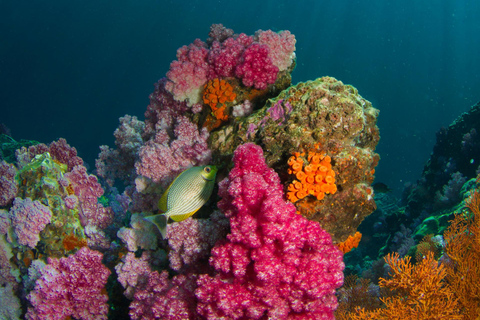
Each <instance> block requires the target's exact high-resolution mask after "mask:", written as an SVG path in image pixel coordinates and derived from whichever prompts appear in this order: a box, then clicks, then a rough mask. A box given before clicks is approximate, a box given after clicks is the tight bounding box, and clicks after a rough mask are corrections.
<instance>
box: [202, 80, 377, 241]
mask: <svg viewBox="0 0 480 320" xmlns="http://www.w3.org/2000/svg"><path fill="white" fill-rule="evenodd" d="M377 115H378V110H377V109H375V108H373V107H372V106H371V103H370V102H368V101H367V100H365V99H363V98H362V97H361V96H360V95H358V92H357V90H356V89H355V88H353V87H352V86H349V85H344V84H343V83H342V82H341V81H338V80H336V79H334V78H331V77H323V78H319V79H317V80H315V81H309V82H306V83H299V84H297V85H296V86H291V87H290V88H288V89H286V90H284V91H282V92H281V93H280V94H279V95H278V96H277V97H276V98H273V99H270V100H269V101H268V102H267V103H266V104H265V106H264V107H263V108H261V109H259V110H257V111H255V112H254V113H252V114H251V115H249V116H248V117H246V118H239V119H235V121H233V122H232V123H231V124H227V125H225V126H222V127H221V128H220V129H219V130H217V131H213V132H212V133H211V135H210V138H209V145H210V149H211V150H212V152H213V158H214V159H218V160H219V161H228V159H229V156H231V154H232V152H233V150H234V149H235V148H236V147H237V146H238V145H239V144H241V143H245V142H248V141H252V142H255V143H257V144H258V145H260V146H262V148H263V149H264V150H265V158H266V161H267V164H268V165H269V166H271V167H273V168H274V169H275V170H276V171H277V172H279V173H280V177H281V179H282V181H284V183H285V184H286V185H288V184H289V183H290V182H292V180H291V177H289V176H288V175H287V172H288V169H289V167H288V164H287V162H288V161H287V160H288V159H289V158H290V157H291V156H292V155H295V154H296V153H299V154H301V153H305V154H307V155H308V153H309V152H310V153H312V154H313V153H318V154H321V155H322V156H323V157H325V158H326V157H328V158H327V159H330V164H331V169H330V170H332V171H333V173H334V177H335V182H334V183H335V185H336V188H337V189H336V190H335V191H336V192H334V189H329V191H330V195H329V196H328V197H324V199H323V200H317V199H315V198H314V197H313V198H312V197H306V198H305V199H303V200H301V201H297V202H295V205H296V207H297V210H299V211H300V212H301V213H302V214H303V215H305V216H307V217H309V219H313V220H315V221H318V222H320V224H321V226H322V227H323V228H324V229H325V230H327V231H328V232H329V233H330V234H332V236H333V238H334V241H335V242H341V241H344V240H345V239H346V238H347V237H348V236H349V235H352V234H354V233H355V230H356V229H357V227H358V226H359V224H360V223H361V221H362V220H363V219H364V217H365V216H367V215H369V214H370V213H371V212H372V211H373V210H374V209H375V208H376V207H375V202H374V199H373V188H371V187H370V184H371V183H372V181H373V178H374V173H375V169H374V168H375V166H376V165H377V163H378V160H379V156H378V154H376V153H375V147H376V145H377V143H378V141H379V138H380V137H379V132H378V128H377V126H376V118H377ZM305 160H306V159H305ZM290 169H291V168H290ZM331 176H333V174H331ZM295 180H298V179H295ZM294 185H295V184H294ZM324 188H326V187H324ZM307 190H308V189H307ZM285 191H287V192H288V191H290V190H288V189H287V190H285ZM308 193H309V192H307V194H308ZM333 193H334V194H333ZM320 197H321V196H320ZM296 198H298V196H296ZM291 199H292V200H295V198H291Z"/></svg>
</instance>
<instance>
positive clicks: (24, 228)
mask: <svg viewBox="0 0 480 320" xmlns="http://www.w3.org/2000/svg"><path fill="white" fill-rule="evenodd" d="M9 215H10V220H11V221H12V226H13V228H14V230H15V235H16V237H17V239H18V243H20V244H21V245H26V246H29V247H30V248H35V246H36V245H37V243H38V241H40V232H41V231H42V230H43V229H45V226H46V225H47V224H49V223H50V219H51V218H52V211H50V208H49V207H47V206H45V205H43V204H42V203H41V202H40V201H38V200H35V201H32V199H30V198H26V199H25V200H23V199H21V198H15V200H14V201H13V206H12V208H11V209H10V212H9Z"/></svg>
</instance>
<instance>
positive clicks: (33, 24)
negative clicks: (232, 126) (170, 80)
mask: <svg viewBox="0 0 480 320" xmlns="http://www.w3.org/2000/svg"><path fill="white" fill-rule="evenodd" d="M212 23H223V24H224V25H225V26H227V27H229V28H232V29H234V30H235V32H237V33H240V32H244V33H247V34H253V33H254V32H255V31H256V30H258V29H264V30H266V29H272V30H274V31H279V30H284V29H288V30H290V31H291V32H292V33H294V34H295V36H296V38H297V50H296V53H297V59H298V60H297V68H296V70H295V71H294V73H293V82H294V83H297V82H300V81H306V80H313V79H316V78H317V77H321V76H325V75H329V76H333V77H336V78H337V79H340V80H342V81H343V82H344V83H347V84H352V85H353V86H355V87H356V88H358V90H359V92H360V94H361V95H362V96H363V97H364V98H366V99H368V100H370V101H371V102H372V103H373V105H374V107H376V108H378V109H379V110H380V117H379V121H378V126H379V127H380V132H381V140H380V144H379V145H378V148H377V152H378V153H379V154H380V155H381V161H380V165H379V166H378V168H377V172H376V181H382V182H384V183H387V184H388V185H390V186H391V187H393V188H394V189H395V190H396V191H399V190H401V188H402V186H403V184H404V183H405V182H407V181H415V180H416V179H417V178H418V177H419V175H420V173H421V171H422V168H423V165H424V164H425V162H426V160H427V159H428V156H429V153H430V152H431V150H432V147H433V144H434V142H435V133H436V131H437V130H438V129H439V128H440V127H441V126H448V125H449V124H450V123H451V122H452V121H453V120H454V119H455V118H456V117H457V116H459V115H460V114H461V113H462V112H465V111H467V110H468V108H469V107H470V106H471V105H472V104H474V103H476V102H477V101H478V100H480V90H479V88H480V76H479V74H480V60H479V56H480V55H479V53H480V2H478V1H463V0H455V1H454V0H450V1H439V0H438V1H429V0H425V1H418V0H417V1H413V0H407V1H385V0H372V1H355V0H336V1H301V0H300V1H271V0H269V1H153V0H131V1H126V0H116V1H103V0H95V1H92V0H83V1H79V0H73V1H65V0H62V1H59V0H49V1H35V0H32V1H18V0H14V1H2V0H0V109H1V112H0V122H3V123H5V124H6V125H7V126H9V127H10V128H11V130H12V134H13V137H14V138H16V139H36V140H38V141H41V142H45V143H48V142H51V141H52V140H55V139H57V138H59V137H64V138H66V139H67V141H68V142H69V143H70V144H71V145H73V146H75V147H76V148H77V150H78V151H79V154H80V156H82V157H83V158H84V159H85V161H87V162H88V163H89V164H90V166H91V167H93V166H94V159H95V158H96V156H97V154H98V152H99V149H98V146H99V145H101V144H108V145H111V146H113V141H114V140H113V131H114V130H115V128H116V127H117V125H118V118H119V117H121V116H123V115H125V114H131V115H136V116H138V117H139V118H140V119H142V120H143V113H144V111H145V110H146V107H147V105H148V95H149V94H150V93H151V92H152V91H153V84H154V82H156V81H157V80H158V79H159V78H161V77H163V76H164V75H165V73H166V72H167V70H168V68H169V64H170V62H171V61H172V60H174V59H175V53H176V49H177V48H178V47H180V46H182V45H187V44H189V43H191V42H192V41H193V40H194V39H195V38H200V39H202V40H205V39H206V38H207V37H208V31H209V26H210V25H211V24H212Z"/></svg>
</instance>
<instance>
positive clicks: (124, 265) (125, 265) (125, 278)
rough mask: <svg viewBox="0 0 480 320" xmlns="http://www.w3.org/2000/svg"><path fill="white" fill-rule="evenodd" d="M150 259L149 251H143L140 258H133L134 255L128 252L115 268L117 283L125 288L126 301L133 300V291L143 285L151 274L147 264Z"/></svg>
mask: <svg viewBox="0 0 480 320" xmlns="http://www.w3.org/2000/svg"><path fill="white" fill-rule="evenodd" d="M150 259H151V255H150V253H149V251H144V252H143V253H142V256H141V257H140V258H135V254H134V253H133V252H129V253H127V255H126V256H125V257H124V258H123V259H122V262H120V263H119V264H117V265H116V266H115V271H116V272H117V275H118V282H120V283H121V284H122V286H123V288H125V292H124V295H125V296H126V297H127V298H128V299H130V300H132V299H133V295H134V293H135V289H136V288H137V287H139V286H140V285H141V284H142V283H145V282H146V281H147V279H148V276H149V275H150V273H151V272H152V269H151V268H150V264H149V260H150Z"/></svg>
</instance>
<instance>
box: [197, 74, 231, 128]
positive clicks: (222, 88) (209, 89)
mask: <svg viewBox="0 0 480 320" xmlns="http://www.w3.org/2000/svg"><path fill="white" fill-rule="evenodd" d="M204 89H205V90H204V92H203V103H205V104H207V105H209V106H210V108H212V113H213V115H214V116H215V118H216V119H218V120H221V121H226V120H228V115H227V114H225V108H226V105H225V103H226V102H233V101H234V100H235V98H236V97H237V95H236V94H235V93H234V92H233V87H232V85H231V84H229V83H228V82H226V81H225V80H220V79H213V80H210V81H208V82H207V83H206V84H205V86H204Z"/></svg>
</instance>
